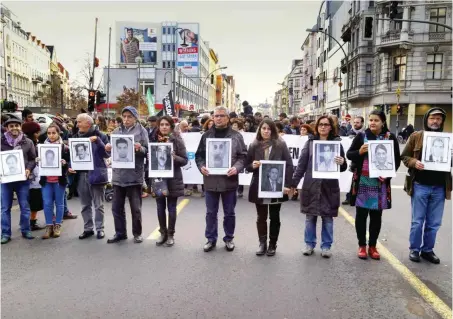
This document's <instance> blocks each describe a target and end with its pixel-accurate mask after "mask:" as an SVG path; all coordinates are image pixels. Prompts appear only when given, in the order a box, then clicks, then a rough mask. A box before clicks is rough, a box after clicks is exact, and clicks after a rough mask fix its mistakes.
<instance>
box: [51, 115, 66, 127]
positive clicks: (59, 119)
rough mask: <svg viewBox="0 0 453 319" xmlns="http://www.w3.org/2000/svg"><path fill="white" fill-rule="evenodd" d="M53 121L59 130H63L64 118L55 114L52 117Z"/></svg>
mask: <svg viewBox="0 0 453 319" xmlns="http://www.w3.org/2000/svg"><path fill="white" fill-rule="evenodd" d="M53 122H54V124H56V125H57V126H58V127H59V128H60V130H64V125H63V124H64V119H63V118H62V117H61V116H55V117H54V118H53Z"/></svg>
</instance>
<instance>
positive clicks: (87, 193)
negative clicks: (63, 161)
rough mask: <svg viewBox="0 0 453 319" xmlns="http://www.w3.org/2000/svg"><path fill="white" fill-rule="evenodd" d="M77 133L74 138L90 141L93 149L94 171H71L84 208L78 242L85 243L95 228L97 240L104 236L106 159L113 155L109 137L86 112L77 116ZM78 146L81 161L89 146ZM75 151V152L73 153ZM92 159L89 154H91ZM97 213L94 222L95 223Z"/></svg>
mask: <svg viewBox="0 0 453 319" xmlns="http://www.w3.org/2000/svg"><path fill="white" fill-rule="evenodd" d="M76 120H77V127H78V129H79V130H78V132H77V134H75V136H74V137H76V138H89V139H90V141H89V143H90V144H91V145H89V146H91V149H92V156H93V159H92V160H93V167H94V169H93V170H89V171H88V170H78V171H75V170H74V169H72V168H69V170H68V171H69V173H71V174H76V178H75V179H76V180H77V192H78V193H79V198H80V203H81V206H82V218H83V224H84V225H83V233H82V234H81V235H79V239H81V240H83V239H86V238H88V237H91V236H94V228H96V237H97V239H102V238H104V236H105V233H104V200H105V185H106V184H107V183H108V171H107V164H106V163H105V160H106V159H107V158H109V157H110V152H107V151H106V144H108V137H107V136H106V135H105V134H104V133H102V132H100V131H99V130H98V129H97V128H96V127H95V125H94V120H93V118H92V117H91V116H89V115H88V114H86V113H82V114H79V115H77V119H76ZM80 145H85V144H76V153H77V154H76V155H78V158H80V155H81V152H82V150H83V152H84V154H85V155H83V156H82V157H83V158H86V150H87V149H88V148H87V147H81V146H80ZM71 151H72V150H71ZM88 157H89V152H88ZM93 210H94V223H93Z"/></svg>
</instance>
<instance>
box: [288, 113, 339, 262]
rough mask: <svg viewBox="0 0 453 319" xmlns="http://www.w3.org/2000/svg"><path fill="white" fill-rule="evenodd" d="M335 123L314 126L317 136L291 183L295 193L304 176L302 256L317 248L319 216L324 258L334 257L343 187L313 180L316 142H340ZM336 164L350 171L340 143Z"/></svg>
mask: <svg viewBox="0 0 453 319" xmlns="http://www.w3.org/2000/svg"><path fill="white" fill-rule="evenodd" d="M337 134H338V133H337V127H336V126H335V122H334V121H333V119H332V118H331V117H329V116H326V115H323V116H321V117H319V118H318V121H317V122H316V126H315V135H314V136H312V137H309V138H308V141H307V142H306V143H305V146H304V148H303V149H302V153H301V155H300V157H299V162H298V163H297V167H296V170H295V172H294V175H293V180H292V187H291V188H292V191H293V192H296V188H297V185H299V183H300V180H301V179H302V177H303V178H304V182H303V185H302V191H301V196H300V202H301V205H300V209H301V213H303V214H305V250H304V252H303V254H304V255H305V256H310V255H312V254H313V252H314V249H315V247H316V222H317V220H318V216H319V217H321V219H322V230H321V256H322V257H324V258H330V257H331V256H332V252H331V250H330V249H331V246H332V243H333V218H334V217H337V216H338V208H339V207H340V185H339V181H338V179H320V178H313V165H314V158H313V157H314V156H313V155H314V154H313V142H314V141H317V140H318V141H339V140H340V138H339V137H338V135H337ZM334 161H335V164H336V165H338V166H340V171H341V172H344V171H345V170H346V169H347V168H348V164H347V163H346V158H345V154H344V150H343V146H341V144H340V156H336V157H335V158H334Z"/></svg>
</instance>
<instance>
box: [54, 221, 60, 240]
mask: <svg viewBox="0 0 453 319" xmlns="http://www.w3.org/2000/svg"><path fill="white" fill-rule="evenodd" d="M60 235H61V225H59V224H56V225H55V226H53V238H58V237H60Z"/></svg>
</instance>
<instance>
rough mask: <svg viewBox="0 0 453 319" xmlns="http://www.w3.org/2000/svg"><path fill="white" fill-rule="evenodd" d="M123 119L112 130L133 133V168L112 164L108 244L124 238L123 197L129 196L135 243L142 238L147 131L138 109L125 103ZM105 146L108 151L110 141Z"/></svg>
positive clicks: (122, 113)
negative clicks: (111, 230) (111, 224)
mask: <svg viewBox="0 0 453 319" xmlns="http://www.w3.org/2000/svg"><path fill="white" fill-rule="evenodd" d="M121 115H122V117H123V123H122V124H121V125H120V126H119V127H117V128H116V129H115V130H114V131H113V132H112V136H113V135H114V134H116V135H134V141H135V143H134V145H133V149H134V152H135V169H127V168H114V169H113V174H112V184H113V202H112V213H113V221H114V223H115V235H113V237H112V238H110V239H108V240H107V243H108V244H112V243H117V242H120V241H122V240H126V239H127V229H126V210H125V207H124V205H125V203H126V197H127V198H128V199H129V204H130V207H131V214H132V234H133V236H134V242H135V243H141V242H143V237H142V187H143V182H144V180H145V168H144V165H145V158H146V156H147V154H148V144H149V139H148V132H147V131H146V130H145V128H144V127H143V126H142V125H141V124H140V122H139V115H138V112H137V109H136V108H135V107H133V106H126V107H125V108H123V110H122V111H121ZM105 150H106V151H107V152H110V151H111V150H112V145H111V144H110V143H109V144H107V145H106V146H105Z"/></svg>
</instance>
